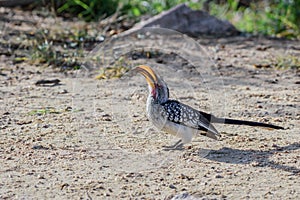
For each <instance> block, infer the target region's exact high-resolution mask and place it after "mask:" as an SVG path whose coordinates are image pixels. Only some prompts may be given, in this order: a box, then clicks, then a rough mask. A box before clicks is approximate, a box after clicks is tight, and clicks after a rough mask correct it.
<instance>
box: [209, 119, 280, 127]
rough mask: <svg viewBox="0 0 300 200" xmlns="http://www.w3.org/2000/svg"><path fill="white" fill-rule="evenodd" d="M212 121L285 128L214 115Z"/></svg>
mask: <svg viewBox="0 0 300 200" xmlns="http://www.w3.org/2000/svg"><path fill="white" fill-rule="evenodd" d="M211 122H212V123H224V124H234V125H247V126H260V127H266V128H273V129H284V128H283V127H281V126H276V125H273V124H266V123H262V122H253V121H244V120H238V119H228V118H218V117H212V118H211Z"/></svg>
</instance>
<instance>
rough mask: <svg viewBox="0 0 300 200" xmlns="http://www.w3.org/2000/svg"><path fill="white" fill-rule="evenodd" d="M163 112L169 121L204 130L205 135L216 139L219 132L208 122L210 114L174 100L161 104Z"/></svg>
mask: <svg viewBox="0 0 300 200" xmlns="http://www.w3.org/2000/svg"><path fill="white" fill-rule="evenodd" d="M162 106H163V108H164V114H165V115H166V117H167V119H168V120H169V121H172V122H174V123H177V124H182V125H185V126H188V127H190V128H194V129H198V130H202V131H206V132H207V133H206V136H207V137H210V138H213V139H217V135H219V132H218V131H217V130H216V129H215V127H214V126H213V125H212V124H211V123H210V122H209V120H210V117H211V115H210V114H207V113H204V112H201V113H200V112H199V111H198V110H195V109H193V108H192V107H190V106H188V105H185V104H182V103H180V102H178V101H175V100H169V101H167V102H165V103H163V104H162Z"/></svg>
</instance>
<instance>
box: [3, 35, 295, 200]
mask: <svg viewBox="0 0 300 200" xmlns="http://www.w3.org/2000/svg"><path fill="white" fill-rule="evenodd" d="M198 42H199V43H201V44H203V48H204V49H205V51H206V53H208V54H209V55H210V56H211V57H212V58H213V61H214V62H215V64H216V67H215V68H214V70H213V71H211V72H212V73H209V74H206V75H205V80H203V79H202V78H201V77H200V76H199V73H200V75H201V72H202V71H207V70H208V69H207V68H205V67H207V66H198V67H196V68H189V65H188V64H186V61H184V60H182V59H181V58H179V57H177V56H174V55H173V56H172V55H166V56H162V57H159V58H151V59H145V58H143V59H139V60H138V62H140V63H146V64H149V65H151V66H153V67H154V68H155V70H156V71H157V72H159V74H161V75H162V76H163V77H164V79H165V81H166V82H167V83H168V84H169V88H170V92H171V96H172V98H176V99H179V100H180V101H182V102H184V103H186V104H188V105H191V106H193V107H195V108H198V109H201V110H203V111H206V112H213V113H214V114H216V115H218V116H224V117H231V118H238V119H247V120H254V121H262V122H268V123H273V124H276V125H280V126H283V127H285V130H268V129H263V128H255V127H247V126H232V125H222V124H217V125H216V128H217V129H218V130H219V131H220V132H221V133H222V138H221V139H220V141H213V140H210V139H209V138H204V137H198V138H195V140H194V141H193V142H192V143H191V144H188V145H186V147H185V149H183V150H174V151H165V150H164V148H163V146H164V145H170V144H173V143H174V142H176V141H177V140H178V139H177V138H174V137H173V136H169V135H166V134H164V133H160V132H158V131H157V130H155V129H154V128H153V126H152V125H151V124H150V122H149V121H148V120H147V119H146V114H145V101H146V98H147V92H148V91H147V87H146V82H145V80H144V79H143V78H142V77H141V76H132V77H123V78H121V79H110V80H95V79H94V76H93V75H95V74H96V73H97V72H96V71H92V72H89V75H86V74H85V73H84V72H83V71H69V72H65V73H61V72H59V70H57V69H52V68H51V67H50V68H41V67H36V66H31V65H29V64H26V63H20V64H12V62H11V59H10V57H7V56H1V65H0V67H1V69H2V71H1V75H0V82H1V84H0V94H1V95H0V107H1V109H0V128H1V133H0V159H1V162H0V167H1V169H0V180H1V182H0V198H1V199H122V198H124V199H172V198H174V199H299V198H300V123H299V120H300V115H299V107H300V101H299V94H300V91H299V68H298V71H297V69H275V68H274V67H273V64H272V61H273V60H274V59H275V60H276V58H278V57H287V56H290V55H293V56H298V57H299V56H300V45H299V42H297V41H283V40H268V39H263V38H242V37H236V38H226V39H201V40H198ZM266 63H267V64H266ZM90 75H92V76H90ZM41 79H59V80H60V81H61V82H60V84H59V85H55V86H41V85H35V83H36V81H38V80H41Z"/></svg>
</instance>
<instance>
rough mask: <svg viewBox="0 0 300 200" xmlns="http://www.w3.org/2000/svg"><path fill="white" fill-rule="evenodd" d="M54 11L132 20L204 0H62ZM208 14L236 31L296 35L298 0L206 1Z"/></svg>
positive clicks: (299, 32) (299, 12) (197, 5)
mask: <svg viewBox="0 0 300 200" xmlns="http://www.w3.org/2000/svg"><path fill="white" fill-rule="evenodd" d="M63 2H64V3H63V4H62V6H60V7H59V8H58V9H57V13H60V14H63V13H64V14H66V13H67V14H70V15H72V16H77V17H79V18H81V19H83V20H85V21H97V20H100V19H102V18H104V17H108V16H111V15H112V14H115V13H116V12H117V14H118V15H126V16H127V17H130V18H133V19H135V20H136V21H138V20H139V18H140V17H141V16H142V15H156V14H158V13H160V12H162V11H164V10H168V9H170V8H172V7H174V6H175V5H178V4H180V3H186V4H188V5H189V6H190V7H191V8H192V9H201V8H202V7H203V5H204V2H205V0H150V1H144V0H65V1H63ZM209 8H210V14H212V15H214V16H217V17H218V18H221V19H226V20H229V21H230V22H232V23H233V24H234V25H235V26H236V27H237V28H238V29H239V30H241V31H244V32H249V33H253V34H263V35H268V36H276V37H285V38H298V39H299V38H300V28H299V27H300V1H299V0H261V1H258V2H255V3H252V4H250V6H249V7H243V6H239V4H238V0H227V2H226V3H223V4H216V3H214V1H211V3H210V4H209Z"/></svg>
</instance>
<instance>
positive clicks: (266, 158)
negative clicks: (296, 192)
mask: <svg viewBox="0 0 300 200" xmlns="http://www.w3.org/2000/svg"><path fill="white" fill-rule="evenodd" d="M298 149H300V143H298V142H295V143H293V144H290V145H287V146H284V147H280V146H277V145H273V149H270V150H266V151H263V150H240V149H232V148H227V147H223V148H222V149H219V150H210V152H209V153H208V154H207V155H206V156H205V158H206V159H209V160H213V161H217V162H223V163H232V164H250V163H252V164H253V166H255V167H270V168H273V169H279V170H283V171H287V172H290V173H292V174H293V175H297V176H300V166H299V167H296V166H289V165H285V164H281V163H277V162H276V161H273V160H271V157H272V156H273V155H278V154H289V153H290V152H291V151H295V150H298ZM203 150H207V149H201V151H203ZM298 159H299V158H295V161H293V162H295V163H297V162H299V161H298ZM283 163H284V162H283Z"/></svg>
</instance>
